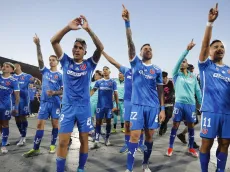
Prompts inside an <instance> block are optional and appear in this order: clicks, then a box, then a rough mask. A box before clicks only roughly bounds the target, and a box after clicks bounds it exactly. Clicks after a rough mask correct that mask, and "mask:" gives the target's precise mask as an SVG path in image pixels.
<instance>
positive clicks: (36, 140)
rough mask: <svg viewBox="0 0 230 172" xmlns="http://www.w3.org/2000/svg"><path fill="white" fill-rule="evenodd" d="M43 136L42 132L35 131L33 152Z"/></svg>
mask: <svg viewBox="0 0 230 172" xmlns="http://www.w3.org/2000/svg"><path fill="white" fill-rule="evenodd" d="M43 135H44V130H37V131H36V135H35V137H34V148H33V149H34V150H38V149H39V147H40V143H41V141H42V137H43Z"/></svg>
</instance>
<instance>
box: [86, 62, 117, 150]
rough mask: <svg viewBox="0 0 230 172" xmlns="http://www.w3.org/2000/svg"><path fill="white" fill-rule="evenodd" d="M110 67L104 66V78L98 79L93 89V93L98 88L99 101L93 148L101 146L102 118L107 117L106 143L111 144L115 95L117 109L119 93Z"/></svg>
mask: <svg viewBox="0 0 230 172" xmlns="http://www.w3.org/2000/svg"><path fill="white" fill-rule="evenodd" d="M110 73H111V72H110V69H109V68H108V67H107V66H104V67H103V75H104V78H103V79H101V80H98V81H97V82H96V84H95V86H94V88H93V90H91V93H90V94H91V95H93V94H94V92H95V91H97V90H98V102H97V110H96V128H95V142H94V145H93V147H92V148H93V149H96V148H98V147H99V137H100V134H101V125H102V120H103V119H104V118H105V119H106V136H105V145H106V146H110V145H111V143H110V141H109V136H110V132H111V118H112V109H113V95H114V98H115V101H116V110H118V93H117V83H116V82H115V81H114V80H113V79H111V78H110Z"/></svg>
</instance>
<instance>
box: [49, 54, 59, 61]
mask: <svg viewBox="0 0 230 172" xmlns="http://www.w3.org/2000/svg"><path fill="white" fill-rule="evenodd" d="M50 57H54V58H55V59H57V60H58V58H57V56H55V55H50Z"/></svg>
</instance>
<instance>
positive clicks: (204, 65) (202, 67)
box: [198, 58, 212, 70]
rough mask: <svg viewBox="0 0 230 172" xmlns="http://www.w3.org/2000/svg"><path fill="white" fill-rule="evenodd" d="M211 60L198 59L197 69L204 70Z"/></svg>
mask: <svg viewBox="0 0 230 172" xmlns="http://www.w3.org/2000/svg"><path fill="white" fill-rule="evenodd" d="M211 63H212V62H211V60H210V59H209V58H207V59H206V60H205V61H203V62H201V61H198V67H199V70H205V69H206V68H207V67H208V66H209V65H211Z"/></svg>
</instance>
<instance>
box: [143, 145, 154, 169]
mask: <svg viewBox="0 0 230 172" xmlns="http://www.w3.org/2000/svg"><path fill="white" fill-rule="evenodd" d="M145 146H146V147H147V151H145V152H144V161H143V164H148V162H149V158H150V155H151V153H152V147H153V142H147V141H145Z"/></svg>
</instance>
